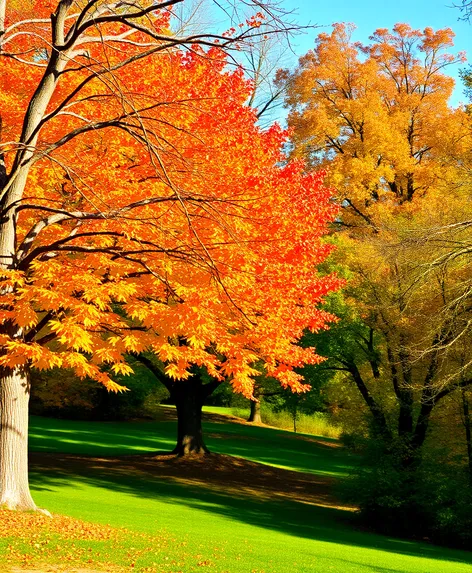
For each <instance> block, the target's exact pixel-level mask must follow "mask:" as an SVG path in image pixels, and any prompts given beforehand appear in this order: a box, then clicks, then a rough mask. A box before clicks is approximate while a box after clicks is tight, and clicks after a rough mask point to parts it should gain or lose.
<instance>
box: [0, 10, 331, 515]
mask: <svg viewBox="0 0 472 573" xmlns="http://www.w3.org/2000/svg"><path fill="white" fill-rule="evenodd" d="M178 3H179V2H178V0H168V1H167V2H162V3H159V4H158V5H156V3H155V2H147V1H143V2H141V1H139V2H138V1H133V2H128V3H125V4H122V3H118V4H115V3H113V4H111V3H108V2H104V1H98V0H92V1H90V2H81V1H78V2H74V1H72V0H62V1H60V2H58V3H57V4H56V3H54V4H53V5H52V7H51V8H50V7H49V4H47V5H46V4H44V3H42V2H41V3H33V2H32V3H27V4H22V5H21V6H20V7H18V6H17V4H16V3H14V2H13V3H12V4H10V5H8V6H7V10H6V12H5V5H6V3H5V2H4V1H3V0H2V2H1V3H0V5H1V6H2V10H1V12H0V13H1V14H2V17H1V22H2V26H3V28H2V30H1V31H2V34H1V37H0V49H1V51H0V58H1V60H2V71H3V72H4V73H2V76H1V78H0V99H1V102H2V103H1V115H2V132H1V140H0V145H1V147H0V150H1V157H2V165H3V164H4V166H5V167H4V169H3V171H2V186H1V191H0V208H1V211H2V219H1V222H0V258H1V259H0V260H1V268H2V281H1V286H0V288H1V293H2V299H1V331H0V343H1V352H0V410H1V432H0V485H1V489H0V504H5V505H7V506H8V507H11V508H23V509H34V508H35V504H34V502H33V500H32V499H31V495H30V493H29V488H28V480H27V451H26V446H27V416H28V398H29V384H30V381H29V376H28V374H29V370H30V368H32V367H34V368H36V369H37V370H44V369H49V368H53V367H56V368H70V369H72V370H73V371H74V372H75V373H76V374H77V375H78V376H79V377H85V376H86V377H89V378H92V379H95V380H97V381H98V382H100V383H102V384H103V385H104V386H105V387H106V388H107V389H109V390H115V391H120V390H121V389H122V386H120V385H119V384H117V383H116V382H114V381H113V380H112V378H110V376H108V375H107V373H106V371H105V369H104V367H105V366H106V369H108V370H109V371H111V372H113V373H115V374H121V375H125V374H127V373H129V372H130V371H131V368H130V366H129V364H127V363H126V361H125V359H124V356H125V354H130V353H133V354H139V353H141V352H147V351H148V352H152V353H153V354H155V355H156V356H157V357H158V359H159V360H160V361H161V362H162V363H164V364H166V368H165V372H166V375H167V376H168V377H170V378H172V379H174V380H182V381H183V382H181V384H183V385H186V384H189V382H188V381H189V379H191V376H192V366H193V365H195V366H197V367H198V368H206V370H207V372H208V373H209V375H210V376H212V377H213V378H215V379H222V378H229V379H231V383H232V386H233V388H234V389H235V390H236V391H238V392H242V393H244V394H246V395H247V396H250V395H251V393H252V376H253V375H257V374H258V371H257V370H256V369H255V368H254V367H253V365H254V363H255V362H256V361H257V360H261V361H262V362H264V363H265V368H266V370H267V371H268V372H269V373H270V375H272V376H273V377H275V378H277V379H278V380H279V381H280V383H281V384H282V385H284V386H287V387H291V388H292V389H293V390H295V391H302V390H303V389H304V388H305V386H304V384H303V381H302V379H301V376H300V375H298V374H297V373H296V372H294V371H293V369H294V367H296V366H299V365H300V364H302V363H305V362H308V363H310V362H317V361H319V357H318V355H317V354H316V353H315V351H314V349H313V348H307V349H302V348H299V347H298V346H296V345H295V342H296V340H297V339H298V338H299V337H300V336H301V334H302V332H303V329H304V328H306V327H309V328H311V329H317V328H322V327H324V325H325V324H326V323H327V321H329V320H330V319H331V317H330V316H329V315H328V314H327V313H326V312H324V311H321V310H318V309H317V308H316V304H317V303H318V302H320V301H321V300H322V298H323V296H324V294H326V293H327V292H329V291H330V290H332V289H334V288H336V287H337V286H338V284H339V281H338V280H337V279H336V278H335V277H332V276H329V277H319V276H317V274H316V272H315V265H316V264H317V263H318V262H320V261H322V260H324V258H325V257H326V256H327V255H328V254H329V252H330V247H329V246H327V245H324V244H323V241H322V235H323V233H324V232H325V226H326V224H327V222H328V221H329V220H331V219H332V218H333V216H334V214H335V208H334V207H333V206H332V205H331V204H330V203H329V196H330V191H329V190H328V189H326V188H324V187H323V185H322V176H321V175H320V174H312V175H305V174H304V173H303V172H302V166H301V164H299V163H297V162H295V163H286V162H285V161H284V166H281V164H282V160H284V159H285V158H284V156H283V155H282V153H281V146H282V144H283V142H284V141H285V134H284V133H283V131H282V130H281V129H280V128H279V127H278V126H273V127H272V128H271V129H269V130H266V131H264V132H263V131H262V130H261V129H260V128H258V127H257V126H256V117H255V113H254V111H253V110H251V109H250V108H248V107H247V106H245V105H244V102H245V101H246V100H247V98H248V97H249V94H250V90H251V86H250V85H249V83H248V82H247V81H246V80H245V79H244V77H243V74H242V72H241V70H239V69H237V70H234V71H233V72H230V71H228V70H227V69H225V65H226V58H225V51H224V50H225V49H229V48H231V47H232V46H236V45H239V46H241V45H243V43H244V41H245V40H248V39H249V38H250V37H251V36H254V35H256V36H257V35H258V34H259V32H258V30H259V27H260V23H261V21H262V20H264V22H265V24H266V26H267V25H268V24H270V23H272V24H271V25H272V27H273V28H272V29H275V28H276V27H277V26H279V24H280V21H279V19H278V15H277V14H278V13H277V12H276V11H274V10H273V9H272V8H271V7H270V5H269V4H266V3H260V2H257V5H258V6H260V13H258V14H257V15H255V16H252V17H249V18H248V19H247V21H246V22H245V23H244V22H243V23H242V27H241V28H239V30H238V31H236V29H235V30H230V31H229V32H228V33H224V34H221V35H218V34H216V35H215V34H214V33H202V34H197V35H191V36H186V37H179V36H176V35H175V34H174V33H173V31H172V30H173V27H172V20H171V10H170V9H171V8H172V6H173V5H175V4H178ZM241 4H246V3H244V2H241ZM247 4H251V2H248V3H247ZM50 10H53V12H52V14H50V13H49V11H50ZM3 13H5V17H4V18H3ZM215 46H216V47H215ZM280 325H283V328H281V326H280ZM178 384H179V382H177V383H176V387H179V388H181V386H178ZM189 447H191V446H189Z"/></svg>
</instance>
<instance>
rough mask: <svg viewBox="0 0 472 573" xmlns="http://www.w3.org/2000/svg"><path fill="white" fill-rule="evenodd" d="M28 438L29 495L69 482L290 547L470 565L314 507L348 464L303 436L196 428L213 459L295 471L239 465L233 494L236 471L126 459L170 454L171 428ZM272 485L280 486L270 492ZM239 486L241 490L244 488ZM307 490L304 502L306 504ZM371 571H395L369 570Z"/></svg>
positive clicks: (52, 423)
mask: <svg viewBox="0 0 472 573" xmlns="http://www.w3.org/2000/svg"><path fill="white" fill-rule="evenodd" d="M31 432H32V435H33V439H32V440H31V442H32V446H33V449H34V450H36V451H37V452H40V454H39V457H41V455H42V458H41V459H40V460H39V461H38V462H35V455H33V462H34V463H33V471H32V472H31V483H32V486H33V488H34V489H36V490H43V491H44V490H49V491H54V490H55V489H56V488H60V487H61V486H67V485H70V483H71V481H74V482H78V483H84V484H89V485H92V486H95V487H100V488H104V489H106V490H109V491H110V492H121V493H124V494H128V495H131V496H136V497H139V498H143V499H150V500H159V501H160V502H163V503H169V504H179V505H183V506H187V507H189V508H193V509H196V510H201V511H205V512H209V513H210V514H215V515H219V516H222V517H225V518H228V519H231V520H234V521H239V522H242V523H246V524H250V525H253V526H257V527H261V528H265V529H266V530H269V531H271V530H272V531H279V532H283V533H285V534H288V535H292V536H294V537H299V538H305V539H312V540H319V541H327V542H332V543H339V544H342V545H345V546H352V547H359V548H370V549H377V550H381V551H387V552H390V553H392V554H395V553H396V554H402V555H409V556H413V557H426V558H429V559H438V560H445V561H450V562H459V563H471V564H472V553H468V552H465V551H455V550H449V549H444V548H441V547H437V546H433V545H428V544H426V543H416V542H413V541H406V540H401V539H392V538H389V537H384V536H380V535H375V534H370V533H368V532H364V531H361V530H356V529H355V524H356V520H355V516H354V515H353V514H352V513H350V512H349V511H346V510H343V509H340V508H336V507H323V506H326V505H333V504H332V503H329V497H330V496H329V491H328V490H329V486H330V483H331V482H332V481H333V478H335V477H339V476H342V475H343V474H344V475H345V474H346V473H348V472H349V470H350V469H351V468H352V466H353V464H354V463H355V458H353V457H352V456H348V455H346V452H345V451H344V450H342V449H341V448H336V447H333V444H335V442H333V440H329V439H322V438H320V439H318V438H314V437H310V436H305V437H302V438H301V439H300V438H295V437H294V436H293V434H288V433H287V432H283V431H278V430H273V429H270V428H258V427H251V426H244V425H237V424H227V423H226V424H225V423H222V422H221V421H218V422H210V421H208V422H206V424H205V432H206V435H207V443H208V444H209V446H210V448H211V449H212V450H213V451H215V452H222V453H224V454H230V455H236V456H240V457H244V458H246V459H248V460H253V461H255V462H263V463H266V464H274V465H276V466H279V467H286V468H292V469H295V470H298V472H297V471H296V472H293V471H291V472H288V471H287V472H286V473H285V474H280V476H279V477H278V476H277V475H276V472H275V470H274V469H273V468H270V467H267V466H257V465H256V464H255V463H254V464H252V466H249V465H247V466H246V470H248V468H249V470H250V471H252V472H253V473H252V475H251V474H250V473H248V474H247V475H246V476H245V477H244V482H241V483H242V486H243V487H242V486H241V484H240V483H238V481H237V480H238V479H239V478H238V475H237V474H238V469H237V468H235V469H233V470H232V471H229V470H228V471H227V472H226V473H222V474H221V475H219V476H218V475H217V474H218V472H216V473H215V472H208V471H206V473H205V471H204V469H202V467H200V469H199V468H198V467H192V468H191V471H190V472H189V471H188V469H189V466H188V465H187V466H186V465H185V463H186V462H185V463H184V464H182V465H181V466H179V465H175V464H174V466H172V468H171V465H172V462H167V461H165V460H162V459H161V460H155V461H153V460H152V458H151V456H149V454H147V455H144V456H142V455H140V456H133V455H130V454H137V453H140V454H142V453H143V452H149V453H150V452H154V453H156V450H169V449H171V448H172V447H173V445H174V443H175V441H174V440H175V438H174V436H175V422H172V421H160V422H136V423H99V422H98V423H97V422H87V423H84V422H70V421H64V420H61V421H59V420H49V419H41V418H34V419H33V421H32V424H31ZM46 451H49V452H65V453H69V454H75V455H85V454H86V455H88V456H113V455H115V456H117V455H126V454H127V455H128V456H129V458H120V459H116V460H111V459H109V460H108V461H107V460H106V459H102V460H100V459H96V460H92V459H90V458H89V460H87V459H86V458H82V459H76V460H75V461H74V460H73V459H72V460H70V463H69V461H68V459H67V456H62V458H64V459H63V460H62V461H61V460H60V458H61V455H60V454H56V455H50V456H49V458H48V455H45V454H41V452H46ZM36 457H37V455H36ZM133 458H136V459H141V458H143V459H144V458H145V463H144V465H143V464H142V465H141V466H140V467H139V468H137V469H136V471H134V470H133V467H132V466H133ZM210 458H213V459H215V457H213V456H210ZM56 461H58V463H56ZM153 463H154V464H156V465H155V469H156V471H154V469H153ZM169 463H170V464H171V465H169ZM211 463H213V462H211ZM35 464H36V467H35ZM146 464H147V465H146ZM166 464H167V465H166ZM248 464H250V462H248ZM158 467H159V469H158ZM162 468H164V470H163V469H162ZM216 469H218V468H216ZM168 470H169V471H168ZM246 470H245V471H246ZM241 471H242V470H241ZM179 472H180V473H179ZM271 472H272V473H271ZM300 472H306V473H308V474H309V476H306V475H305V474H301V473H300ZM259 474H260V475H262V474H264V475H265V476H266V477H265V479H264V480H259V481H258V479H257V476H258V475H259ZM233 478H234V480H233ZM277 479H280V481H279V483H278V484H277V483H276V484H275V486H274V480H277ZM297 480H298V481H297ZM233 482H234V483H233ZM308 482H309V483H308ZM246 483H247V485H248V487H244V485H245V484H246ZM283 484H285V485H283ZM284 488H285V492H283V491H282V490H283V489H284ZM310 488H313V491H315V494H314V495H310ZM279 490H280V491H279ZM281 491H282V493H284V495H281V494H280V492H281ZM327 492H328V493H327ZM130 507H132V504H130ZM126 510H127V508H126ZM347 562H348V561H347ZM375 570H376V571H385V572H389V571H398V569H389V568H385V567H382V566H380V567H379V566H377V565H376V568H375Z"/></svg>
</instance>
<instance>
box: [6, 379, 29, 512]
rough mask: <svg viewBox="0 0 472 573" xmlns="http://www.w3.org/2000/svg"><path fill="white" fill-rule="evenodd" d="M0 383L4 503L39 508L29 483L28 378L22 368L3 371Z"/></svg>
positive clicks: (17, 507) (23, 507)
mask: <svg viewBox="0 0 472 573" xmlns="http://www.w3.org/2000/svg"><path fill="white" fill-rule="evenodd" d="M0 385H1V386H0V506H6V507H8V508H9V509H21V510H35V509H37V507H36V504H35V503H34V501H33V498H32V497H31V494H30V490H29V484H28V402H29V383H28V378H27V376H26V373H25V372H24V371H22V370H20V369H19V368H15V369H13V370H1V371H0Z"/></svg>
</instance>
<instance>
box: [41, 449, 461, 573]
mask: <svg viewBox="0 0 472 573" xmlns="http://www.w3.org/2000/svg"><path fill="white" fill-rule="evenodd" d="M77 462H78V463H75V464H74V463H73V464H69V465H67V467H65V468H62V469H57V468H56V469H53V470H52V471H51V470H46V469H42V468H38V469H37V470H35V471H32V472H31V483H32V486H33V488H34V489H36V490H43V491H44V490H49V491H51V492H53V491H54V490H55V489H56V488H60V487H61V486H70V484H71V482H74V483H78V484H80V483H84V484H87V485H92V486H95V487H99V488H104V489H106V490H109V491H110V492H120V493H124V494H128V495H131V496H136V497H139V498H144V499H149V500H155V499H158V500H159V501H160V502H164V503H169V504H179V505H184V506H187V507H189V508H192V509H195V510H200V511H204V512H209V513H210V514H215V515H219V516H222V517H225V518H228V519H231V520H234V521H239V522H242V523H246V524H249V525H252V526H257V527H262V528H265V529H267V530H275V531H278V532H283V533H285V534H289V535H292V536H294V537H299V538H306V539H312V540H318V541H327V542H332V543H338V544H342V545H345V546H352V547H360V548H370V549H377V550H381V551H387V552H390V553H396V554H402V555H409V556H413V557H426V558H430V559H441V560H446V561H451V562H453V561H455V562H460V563H472V554H469V553H466V552H461V551H453V550H448V549H443V548H439V547H435V546H429V545H427V544H419V543H415V542H409V541H405V540H400V539H391V538H388V537H383V536H380V535H373V534H370V533H366V532H363V531H359V530H356V529H355V527H354V526H355V518H354V516H353V515H352V514H351V513H350V512H348V511H346V510H343V509H338V508H333V507H320V506H318V505H312V504H310V503H307V502H306V501H304V500H303V499H302V500H297V499H291V495H290V492H287V496H286V497H284V498H280V497H277V496H275V497H274V496H273V490H272V488H269V487H267V488H264V487H261V486H260V485H258V486H257V487H256V488H252V491H249V492H248V491H244V489H242V488H234V487H230V486H228V488H227V491H225V487H224V486H225V484H224V483H223V484H222V485H223V488H220V489H218V488H215V487H214V484H205V483H195V482H194V481H192V480H191V479H187V478H185V477H182V478H181V479H180V480H178V481H177V482H176V481H174V480H173V479H172V478H169V477H168V476H167V477H162V476H159V477H156V476H155V475H152V473H145V472H144V473H143V472H135V473H132V472H130V470H129V468H128V467H123V468H122V469H120V467H119V466H117V465H113V467H104V465H103V464H100V463H99V462H100V460H98V463H97V464H95V465H94V464H89V463H86V462H85V463H84V460H82V463H81V460H80V459H77ZM155 463H156V464H160V463H165V462H162V461H156V462H155ZM52 465H54V464H52ZM125 465H126V464H125ZM33 467H34V466H33ZM314 487H316V486H315V485H314ZM294 497H296V492H295V493H294ZM129 507H130V508H131V507H132V503H130V504H129ZM346 562H348V561H346ZM352 562H355V559H354V558H353V561H352ZM375 570H376V571H385V572H388V571H398V569H389V568H385V567H378V566H376V569H375Z"/></svg>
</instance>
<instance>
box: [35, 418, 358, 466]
mask: <svg viewBox="0 0 472 573" xmlns="http://www.w3.org/2000/svg"><path fill="white" fill-rule="evenodd" d="M205 417H206V421H205V422H204V424H203V425H204V435H205V441H206V443H207V445H208V446H209V448H210V450H211V451H213V452H216V453H221V454H228V455H232V456H240V457H243V458H247V459H249V460H252V461H256V462H259V463H265V464H269V465H276V466H279V467H284V468H288V469H294V470H297V471H302V472H308V473H313V474H319V475H331V476H333V477H342V476H346V475H348V474H349V472H350V471H351V470H352V467H353V466H354V465H355V463H356V462H357V460H356V457H355V456H352V455H349V454H348V453H346V451H345V450H343V449H342V448H338V447H336V445H337V444H338V442H337V441H336V440H333V439H331V438H316V437H314V436H304V435H298V434H292V433H289V432H285V431H283V430H276V429H272V428H265V427H258V426H250V425H244V424H228V423H227V421H226V422H225V421H224V417H223V416H217V417H216V418H215V416H214V415H211V416H209V415H206V416H205ZM215 419H216V421H215ZM176 434H177V428H176V422H175V419H172V418H170V419H169V418H167V419H164V420H161V421H149V422H147V421H146V422H141V421H140V422H122V423H120V422H78V421H71V420H56V419H49V418H41V417H37V416H32V417H31V421H30V439H29V441H30V449H31V450H32V451H43V452H61V453H69V454H79V455H88V456H94V455H96V456H99V455H106V456H114V455H127V454H134V453H145V452H156V451H165V450H172V449H173V447H174V446H175V440H176Z"/></svg>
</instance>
